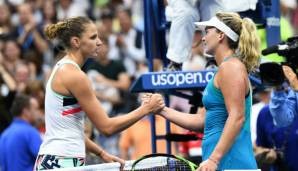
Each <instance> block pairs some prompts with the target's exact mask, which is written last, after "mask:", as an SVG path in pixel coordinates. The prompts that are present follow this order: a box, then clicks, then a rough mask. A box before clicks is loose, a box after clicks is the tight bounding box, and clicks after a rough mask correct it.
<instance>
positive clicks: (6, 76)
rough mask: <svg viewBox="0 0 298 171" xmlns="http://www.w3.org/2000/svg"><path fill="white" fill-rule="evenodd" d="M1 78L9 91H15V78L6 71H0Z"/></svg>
mask: <svg viewBox="0 0 298 171" xmlns="http://www.w3.org/2000/svg"><path fill="white" fill-rule="evenodd" d="M1 75H2V79H3V81H4V82H5V83H6V85H7V87H8V89H9V90H10V91H15V90H16V88H17V85H16V82H15V80H14V79H13V78H12V77H11V76H10V75H9V73H7V72H6V71H2V72H1Z"/></svg>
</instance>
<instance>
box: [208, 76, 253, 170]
mask: <svg viewBox="0 0 298 171" xmlns="http://www.w3.org/2000/svg"><path fill="white" fill-rule="evenodd" d="M231 91H232V90H231ZM203 104H204V106H205V108H206V118H205V128H204V137H203V143H202V150H203V156H202V157H203V160H207V159H208V158H209V156H210V155H211V154H212V152H213V150H214V148H215V146H216V144H217V143H218V141H219V139H220V137H221V134H222V132H223V129H224V125H225V123H226V120H227V117H228V113H227V110H226V106H225V102H224V97H223V95H222V92H221V90H220V89H218V88H216V87H215V86H214V77H213V78H212V79H211V80H210V81H209V83H208V85H207V87H206V88H205V90H204V93H203ZM251 106H252V95H251V91H250V93H249V94H248V95H247V96H246V97H245V122H244V125H243V127H242V129H241V131H240V133H239V134H238V136H237V137H236V139H235V141H234V143H233V144H232V146H231V148H230V150H229V151H227V153H226V154H225V155H224V156H223V158H222V159H221V161H220V163H219V165H218V170H224V169H257V164H256V161H255V158H254V153H253V146H252V142H251V135H250V113H251Z"/></svg>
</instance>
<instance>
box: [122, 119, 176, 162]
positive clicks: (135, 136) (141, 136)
mask: <svg viewBox="0 0 298 171" xmlns="http://www.w3.org/2000/svg"><path fill="white" fill-rule="evenodd" d="M155 123H156V134H157V135H164V134H165V130H166V124H165V119H163V118H162V117H161V116H158V115H157V116H155ZM171 132H172V133H178V132H179V131H178V128H177V126H174V125H173V124H172V126H171ZM156 145H157V152H158V153H166V141H157V144H156ZM151 147H152V145H151V129H150V120H149V117H148V116H146V117H144V118H143V119H142V120H140V121H139V122H137V123H135V124H134V125H133V126H131V127H129V128H128V129H126V130H125V131H123V132H122V133H121V137H120V140H119V148H120V157H121V158H123V159H126V160H134V159H138V158H140V157H142V156H144V155H147V154H151V153H152V149H151ZM175 147H176V146H175V144H174V143H172V154H176V153H177V150H176V148H175Z"/></svg>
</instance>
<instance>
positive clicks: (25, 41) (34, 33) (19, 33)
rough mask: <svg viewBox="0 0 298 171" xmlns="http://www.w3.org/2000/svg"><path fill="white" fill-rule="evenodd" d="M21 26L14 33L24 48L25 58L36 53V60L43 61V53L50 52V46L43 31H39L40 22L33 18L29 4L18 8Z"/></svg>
mask: <svg viewBox="0 0 298 171" xmlns="http://www.w3.org/2000/svg"><path fill="white" fill-rule="evenodd" d="M18 14H19V20H20V24H19V25H18V26H17V28H16V30H14V32H13V36H14V38H15V39H16V40H17V42H18V43H19V44H20V45H21V47H22V53H23V56H24V57H25V56H26V53H28V52H31V53H35V54H36V55H34V57H36V58H37V59H36V60H39V61H41V62H40V63H42V61H43V53H45V52H46V51H47V50H48V44H47V42H46V41H45V40H44V37H42V35H43V34H42V32H43V30H38V27H36V26H37V24H38V22H37V21H36V20H35V18H34V16H33V11H32V7H31V6H30V4H28V3H24V4H22V5H20V6H18Z"/></svg>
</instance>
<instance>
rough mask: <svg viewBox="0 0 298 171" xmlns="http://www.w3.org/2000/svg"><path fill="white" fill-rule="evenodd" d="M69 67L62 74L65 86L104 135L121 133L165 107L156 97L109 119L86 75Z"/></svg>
mask: <svg viewBox="0 0 298 171" xmlns="http://www.w3.org/2000/svg"><path fill="white" fill-rule="evenodd" d="M67 67H68V69H64V71H63V74H61V78H62V80H63V85H64V86H65V87H66V89H67V90H69V91H70V93H71V94H72V95H73V96H74V97H76V99H77V100H78V102H79V104H80V106H81V108H82V109H83V111H84V112H85V113H86V114H87V116H88V118H89V119H90V120H91V121H92V123H93V124H94V125H95V126H96V128H97V129H98V130H99V131H100V132H101V133H103V134H104V135H107V136H110V135H112V134H114V133H116V132H120V131H122V130H124V129H126V128H128V127H129V126H131V125H132V124H134V123H135V122H137V121H138V120H140V119H141V118H142V117H143V116H145V115H146V114H148V113H150V112H151V111H154V110H158V109H159V108H162V107H163V102H162V100H160V98H157V95H155V96H154V97H153V98H152V99H151V101H150V102H147V103H143V104H142V105H141V106H140V107H138V108H137V109H135V110H133V111H132V112H130V113H128V114H125V115H121V116H118V117H113V118H109V117H108V115H107V114H106V112H105V111H104V109H103V107H102V106H101V104H100V102H99V100H98V99H97V98H96V96H95V93H94V91H93V89H92V87H91V83H90V81H89V80H88V78H87V76H86V74H85V73H83V72H82V71H79V70H78V69H77V68H75V67H74V66H67ZM63 68H64V67H63Z"/></svg>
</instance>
